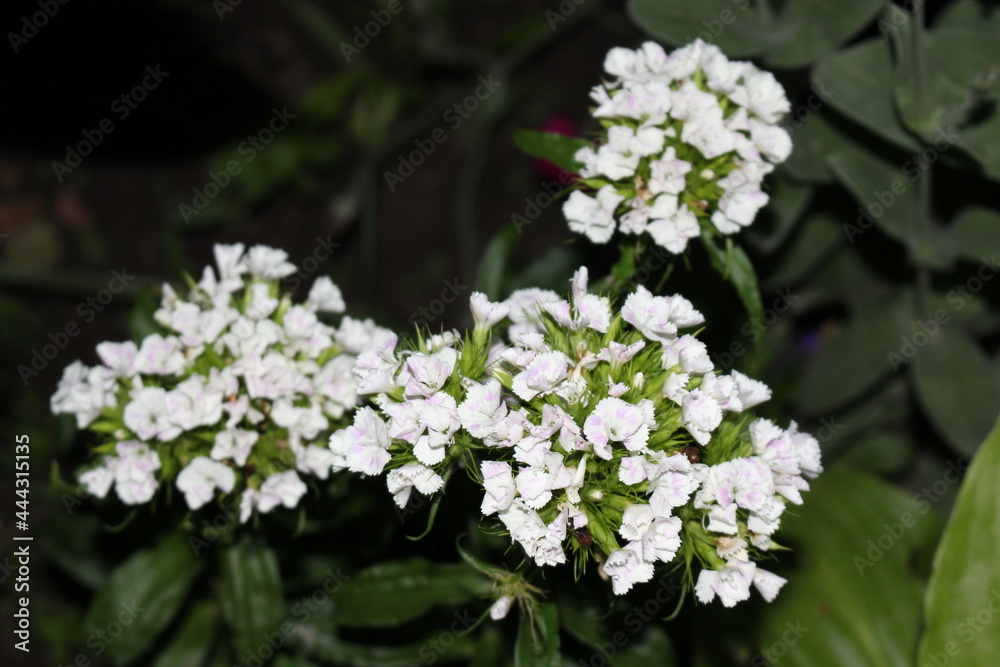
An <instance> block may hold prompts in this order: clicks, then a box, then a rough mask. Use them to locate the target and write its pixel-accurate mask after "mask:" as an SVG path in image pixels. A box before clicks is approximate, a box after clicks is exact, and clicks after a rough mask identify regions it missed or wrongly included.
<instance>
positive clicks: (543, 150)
mask: <svg viewBox="0 0 1000 667" xmlns="http://www.w3.org/2000/svg"><path fill="white" fill-rule="evenodd" d="M512 136H513V138H514V144H515V145H516V146H517V147H518V148H520V149H521V150H522V151H524V152H525V153H527V154H528V155H534V156H535V157H540V158H543V159H545V160H548V161H549V162H551V163H552V164H554V165H556V166H557V167H562V168H563V169H569V170H571V171H574V172H575V171H577V170H579V169H580V164H579V163H578V162H577V161H576V160H575V159H574V158H573V155H574V154H575V153H576V152H577V151H578V150H580V149H581V148H585V147H587V146H589V145H590V142H589V141H587V140H586V139H580V138H579V137H567V136H566V135H563V134H556V133H555V132H536V131H534V130H514V132H513V134H512Z"/></svg>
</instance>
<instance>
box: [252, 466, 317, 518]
mask: <svg viewBox="0 0 1000 667" xmlns="http://www.w3.org/2000/svg"><path fill="white" fill-rule="evenodd" d="M307 490H308V489H307V488H306V485H305V482H303V481H302V480H301V479H299V476H298V475H297V474H296V473H295V471H294V470H285V471H284V472H279V473H276V474H274V475H271V476H270V477H268V478H267V479H265V480H264V483H263V484H261V485H260V492H259V493H260V495H259V496H258V498H257V509H258V511H260V512H270V511H271V510H272V509H274V508H275V507H277V506H278V505H284V506H285V507H287V508H289V509H291V508H292V507H295V506H296V505H298V504H299V500H300V499H301V498H302V496H304V495H305V493H306V491H307Z"/></svg>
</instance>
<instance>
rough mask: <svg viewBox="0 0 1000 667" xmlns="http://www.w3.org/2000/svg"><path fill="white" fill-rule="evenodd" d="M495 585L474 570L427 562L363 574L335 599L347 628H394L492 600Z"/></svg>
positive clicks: (390, 565) (414, 560)
mask: <svg viewBox="0 0 1000 667" xmlns="http://www.w3.org/2000/svg"><path fill="white" fill-rule="evenodd" d="M489 591H490V580H489V578H487V577H486V576H485V575H483V574H482V573H480V572H477V571H476V570H475V569H474V568H473V567H471V566H469V565H467V564H465V563H461V564H455V565H452V564H438V563H432V562H430V561H427V560H424V559H422V558H411V559H408V560H400V561H390V562H385V563H380V564H378V565H374V566H372V567H370V568H368V569H366V570H362V571H361V572H359V573H358V574H357V575H356V576H354V577H353V578H352V579H351V580H350V581H348V582H347V583H346V584H344V585H343V586H342V587H341V588H340V590H339V591H338V592H337V593H336V595H334V599H335V600H336V602H337V605H338V609H339V616H338V617H339V620H340V623H341V624H342V625H345V626H351V627H391V626H395V625H400V624H402V623H406V622H407V621H411V620H413V619H415V618H418V617H420V616H422V615H423V614H425V613H426V612H427V611H429V610H430V609H431V608H433V607H435V606H437V605H442V606H448V607H455V606H458V605H461V604H466V603H468V602H470V601H472V600H474V599H476V598H477V597H479V596H483V595H486V594H488V593H489Z"/></svg>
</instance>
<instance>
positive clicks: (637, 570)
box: [601, 544, 653, 595]
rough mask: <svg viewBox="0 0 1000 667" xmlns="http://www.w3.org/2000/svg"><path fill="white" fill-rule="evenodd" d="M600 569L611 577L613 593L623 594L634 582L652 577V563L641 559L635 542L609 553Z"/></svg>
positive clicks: (640, 581) (641, 581) (644, 580)
mask: <svg viewBox="0 0 1000 667" xmlns="http://www.w3.org/2000/svg"><path fill="white" fill-rule="evenodd" d="M601 571H602V572H604V574H606V575H607V576H609V577H611V586H612V588H613V589H614V592H615V595H624V594H625V593H627V592H628V591H629V590H630V589H631V588H632V586H633V585H634V584H638V583H643V582H646V581H649V580H650V579H652V578H653V564H652V563H651V562H647V561H644V560H643V559H642V554H641V553H640V552H639V547H638V545H635V544H628V545H626V546H625V547H624V548H622V549H619V550H618V551H615V552H613V553H611V554H609V555H608V559H607V560H606V561H605V562H604V566H603V567H602V568H601Z"/></svg>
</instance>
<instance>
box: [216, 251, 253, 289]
mask: <svg viewBox="0 0 1000 667" xmlns="http://www.w3.org/2000/svg"><path fill="white" fill-rule="evenodd" d="M212 253H213V254H214V255H215V264H216V266H218V267H219V276H220V278H221V279H222V280H223V281H236V282H238V283H239V284H240V285H242V284H243V279H242V278H241V277H240V276H242V275H243V274H244V273H246V272H247V265H246V261H245V260H244V259H243V244H242V243H234V244H232V245H223V244H220V243H217V244H216V245H215V246H213V247H212Z"/></svg>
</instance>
